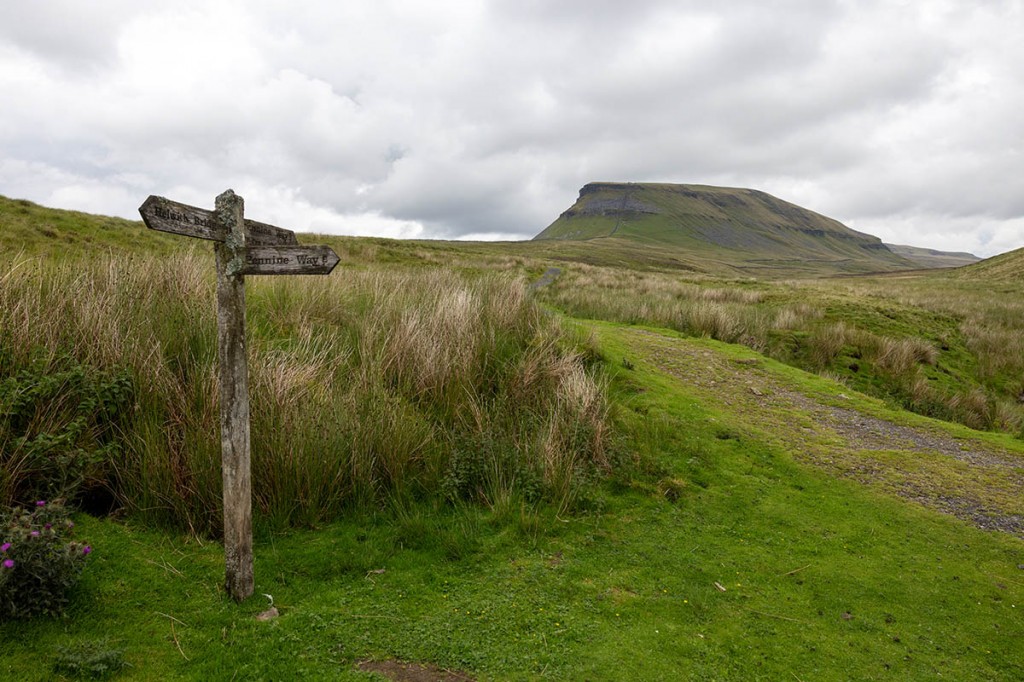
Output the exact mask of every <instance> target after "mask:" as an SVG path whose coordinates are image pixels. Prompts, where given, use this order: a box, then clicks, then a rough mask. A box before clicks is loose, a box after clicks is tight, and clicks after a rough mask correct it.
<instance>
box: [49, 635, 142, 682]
mask: <svg viewBox="0 0 1024 682" xmlns="http://www.w3.org/2000/svg"><path fill="white" fill-rule="evenodd" d="M127 665H128V664H127V663H125V660H124V650H123V649H113V648H111V647H110V644H109V643H108V642H107V641H106V640H96V641H89V642H78V643H76V644H73V645H71V646H66V647H64V646H62V647H57V657H56V659H55V660H54V663H53V672H54V673H56V674H58V675H64V676H66V677H77V678H80V679H81V678H85V679H93V680H100V679H103V678H105V677H109V676H111V675H115V674H117V673H119V672H121V670H123V669H124V668H125V667H126V666H127Z"/></svg>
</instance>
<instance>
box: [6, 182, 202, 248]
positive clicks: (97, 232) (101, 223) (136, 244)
mask: <svg viewBox="0 0 1024 682" xmlns="http://www.w3.org/2000/svg"><path fill="white" fill-rule="evenodd" d="M186 241H188V240H182V239H179V238H176V237H173V236H171V235H167V234H161V233H159V232H154V231H153V230H147V229H146V227H145V226H144V225H143V224H142V221H139V220H125V219H124V218H112V217H109V216H100V215H92V214H90V213H81V212H79V211H65V210H62V209H56V208H46V207H45V206H40V205H39V204H35V203H33V202H31V201H27V200H25V199H8V198H7V197H3V196H0V249H3V251H4V252H6V253H8V254H17V253H22V254H24V255H26V256H39V255H44V254H45V255H53V256H64V255H84V254H88V253H92V252H96V251H111V250H113V251H126V252H132V253H166V252H168V251H172V250H177V249H181V248H184V247H185V246H186V243H185V242H186Z"/></svg>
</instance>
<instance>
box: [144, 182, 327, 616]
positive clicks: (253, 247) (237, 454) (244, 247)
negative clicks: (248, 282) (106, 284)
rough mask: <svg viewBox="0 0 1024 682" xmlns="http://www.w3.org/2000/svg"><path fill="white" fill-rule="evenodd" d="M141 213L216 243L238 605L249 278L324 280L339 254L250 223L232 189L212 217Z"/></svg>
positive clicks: (244, 579) (174, 207) (229, 565)
mask: <svg viewBox="0 0 1024 682" xmlns="http://www.w3.org/2000/svg"><path fill="white" fill-rule="evenodd" d="M139 213H141V214H142V220H143V222H145V223H146V227H148V228H150V229H152V230H160V231H161V232H171V233H174V234H180V235H184V236H186V237H196V238H198V239H209V240H212V241H214V242H215V243H214V253H215V255H216V257H217V349H218V356H219V360H220V381H219V386H220V442H221V472H222V477H223V481H224V564H225V577H224V586H225V588H226V589H227V591H228V593H229V594H230V595H231V596H232V597H234V599H236V600H237V601H241V600H243V599H245V598H247V597H249V596H251V595H252V593H253V569H252V481H251V478H250V473H249V472H250V463H249V371H248V367H247V364H246V351H245V277H244V276H245V275H327V274H330V272H331V270H333V269H334V266H335V265H337V264H338V256H337V254H335V253H334V250H333V249H331V247H329V246H300V245H299V243H298V241H297V240H296V239H295V233H294V232H292V231H291V230H285V229H282V228H280V227H275V226H274V225H267V224H266V223H259V222H256V221H254V220H246V219H245V218H244V202H243V201H242V197H240V196H238V195H237V194H235V193H234V192H232V191H231V190H230V189H229V190H227V191H226V192H224V193H223V194H221V195H220V196H218V197H217V199H216V202H215V208H214V210H213V211H207V210H205V209H201V208H196V207H195V206H187V205H185V204H179V203H178V202H176V201H171V200H169V199H164V198H163V197H155V196H151V197H149V198H148V199H146V201H145V203H143V204H142V206H140V207H139Z"/></svg>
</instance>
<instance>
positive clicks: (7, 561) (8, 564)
mask: <svg viewBox="0 0 1024 682" xmlns="http://www.w3.org/2000/svg"><path fill="white" fill-rule="evenodd" d="M4 568H14V559H4Z"/></svg>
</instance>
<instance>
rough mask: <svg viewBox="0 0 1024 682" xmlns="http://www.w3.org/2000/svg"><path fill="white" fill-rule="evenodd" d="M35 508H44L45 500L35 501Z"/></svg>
mask: <svg viewBox="0 0 1024 682" xmlns="http://www.w3.org/2000/svg"><path fill="white" fill-rule="evenodd" d="M36 506H37V507H45V506H46V500H36Z"/></svg>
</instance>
